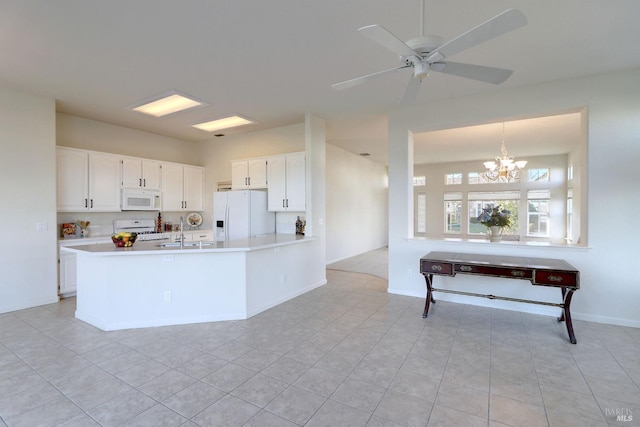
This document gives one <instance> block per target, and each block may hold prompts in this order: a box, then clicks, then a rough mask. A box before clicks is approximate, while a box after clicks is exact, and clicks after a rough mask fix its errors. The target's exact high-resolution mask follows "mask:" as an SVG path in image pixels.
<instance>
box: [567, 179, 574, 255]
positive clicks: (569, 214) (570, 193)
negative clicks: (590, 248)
mask: <svg viewBox="0 0 640 427" xmlns="http://www.w3.org/2000/svg"><path fill="white" fill-rule="evenodd" d="M571 236H573V188H569V189H568V190H567V243H571V242H572V241H573V238H572V237H571Z"/></svg>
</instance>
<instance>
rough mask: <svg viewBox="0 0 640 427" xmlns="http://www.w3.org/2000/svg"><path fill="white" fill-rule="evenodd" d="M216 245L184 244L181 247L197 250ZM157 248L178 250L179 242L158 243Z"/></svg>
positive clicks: (212, 243)
mask: <svg viewBox="0 0 640 427" xmlns="http://www.w3.org/2000/svg"><path fill="white" fill-rule="evenodd" d="M215 244H216V242H185V243H184V244H183V245H182V247H183V248H199V247H200V246H202V247H203V248H204V247H207V246H214V245H215ZM156 246H157V247H160V248H179V247H180V242H167V243H160V244H158V245H156Z"/></svg>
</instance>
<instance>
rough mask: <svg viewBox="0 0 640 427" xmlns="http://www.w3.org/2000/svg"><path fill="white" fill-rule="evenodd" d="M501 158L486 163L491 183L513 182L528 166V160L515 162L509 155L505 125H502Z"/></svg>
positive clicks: (487, 175) (486, 174) (486, 173)
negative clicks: (505, 137)
mask: <svg viewBox="0 0 640 427" xmlns="http://www.w3.org/2000/svg"><path fill="white" fill-rule="evenodd" d="M500 152H501V154H502V155H501V156H500V157H496V158H495V159H494V160H489V161H488V162H484V167H485V168H487V170H486V172H485V176H486V177H487V179H489V180H491V181H501V182H511V181H514V180H516V179H518V178H519V177H520V169H522V168H524V167H525V166H526V164H527V161H526V160H518V161H515V160H514V158H513V156H510V155H509V153H507V148H506V147H505V145H504V123H502V146H501V147H500Z"/></svg>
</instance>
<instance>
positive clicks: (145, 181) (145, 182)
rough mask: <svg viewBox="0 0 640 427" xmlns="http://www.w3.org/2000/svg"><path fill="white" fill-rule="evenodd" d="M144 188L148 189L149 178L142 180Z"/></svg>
mask: <svg viewBox="0 0 640 427" xmlns="http://www.w3.org/2000/svg"><path fill="white" fill-rule="evenodd" d="M142 186H143V187H146V186H147V178H144V179H143V180H142Z"/></svg>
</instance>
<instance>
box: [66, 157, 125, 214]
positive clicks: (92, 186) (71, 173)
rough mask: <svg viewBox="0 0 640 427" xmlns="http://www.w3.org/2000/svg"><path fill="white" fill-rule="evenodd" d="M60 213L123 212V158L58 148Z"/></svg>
mask: <svg viewBox="0 0 640 427" xmlns="http://www.w3.org/2000/svg"><path fill="white" fill-rule="evenodd" d="M56 163H57V193H58V194H57V200H58V202H57V204H58V211H59V212H83V211H95V212H115V211H120V157H118V156H114V155H111V154H105V153H95V152H88V151H84V150H77V149H73V148H66V147H57V148H56Z"/></svg>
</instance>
